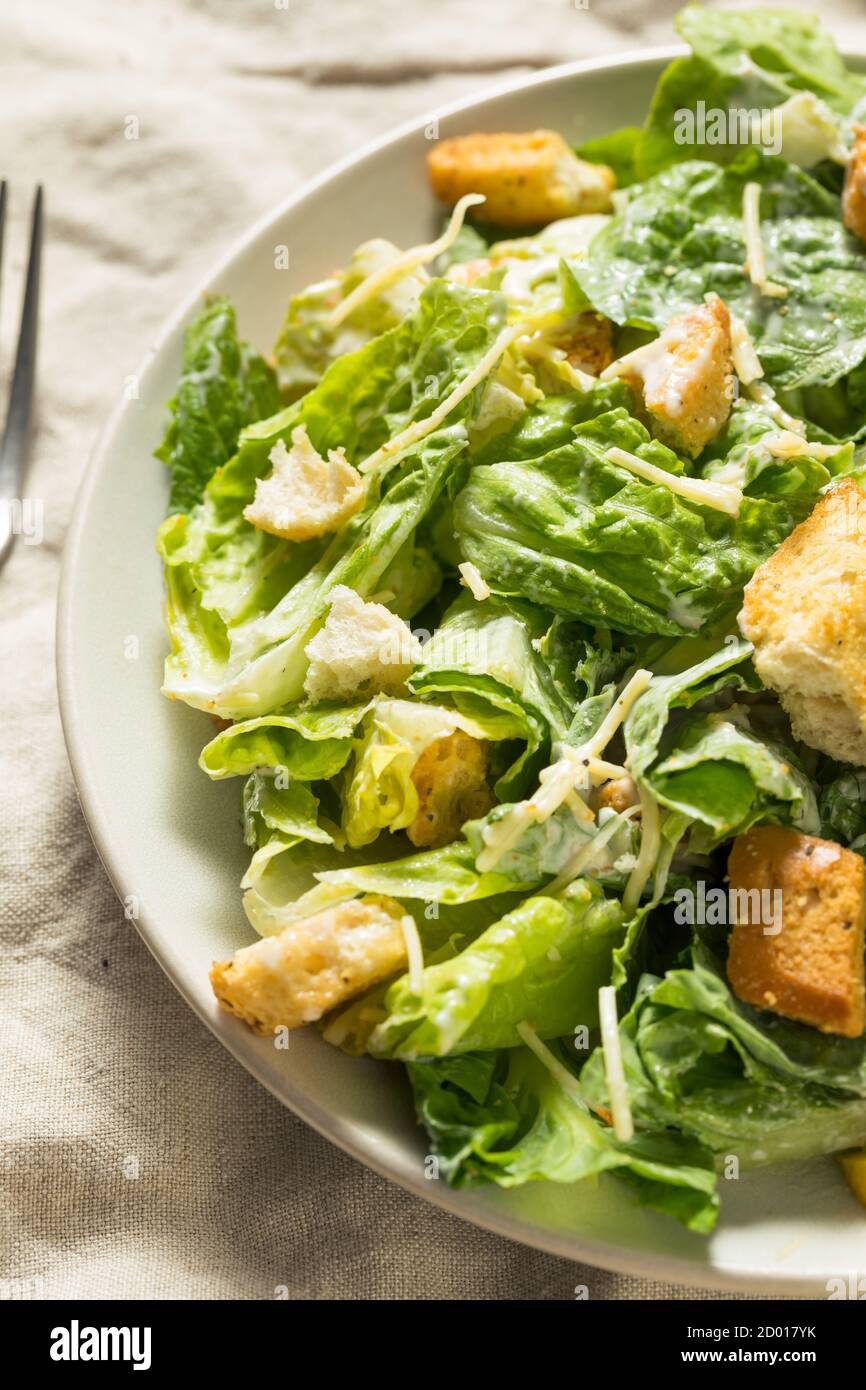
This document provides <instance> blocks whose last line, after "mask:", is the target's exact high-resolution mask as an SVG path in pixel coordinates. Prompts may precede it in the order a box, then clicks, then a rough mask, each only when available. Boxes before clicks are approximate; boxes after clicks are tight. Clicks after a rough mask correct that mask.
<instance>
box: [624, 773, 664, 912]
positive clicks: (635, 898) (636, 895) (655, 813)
mask: <svg viewBox="0 0 866 1390" xmlns="http://www.w3.org/2000/svg"><path fill="white" fill-rule="evenodd" d="M638 792H639V793H640V810H641V822H640V852H639V854H638V857H637V863H636V864H635V866H634V868H633V869H632V871H631V873H630V875H629V880H628V883H627V884H626V885H625V892H624V893H623V895H622V908H623V912H624V913H625V915H626V918H627V919H628V918H630V917H633V916H634V914H635V913H636V912H637V908H638V903H639V902H640V897H641V893H642V892H643V890H644V888H645V887H646V885H647V883H648V881H649V877H650V875H651V873H652V871H653V869H654V867H655V863H656V860H657V859H658V857H659V850H660V849H661V822H660V820H659V808H658V802H657V801H656V799H655V797H654V796H652V795H651V794H650V793H649V792H648V791H647V789H646V787H645V786H644V785H643V783H642V782H639V783H638Z"/></svg>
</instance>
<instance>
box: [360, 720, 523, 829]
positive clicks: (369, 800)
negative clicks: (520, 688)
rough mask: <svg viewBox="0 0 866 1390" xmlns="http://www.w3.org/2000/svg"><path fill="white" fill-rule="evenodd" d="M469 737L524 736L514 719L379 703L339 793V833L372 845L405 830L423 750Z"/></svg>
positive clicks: (415, 802)
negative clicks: (459, 736) (382, 834)
mask: <svg viewBox="0 0 866 1390" xmlns="http://www.w3.org/2000/svg"><path fill="white" fill-rule="evenodd" d="M458 729H460V730H462V731H463V732H464V733H466V734H469V736H470V737H471V738H476V739H479V740H484V739H491V740H497V739H506V738H507V739H514V738H517V739H519V738H521V736H522V735H523V725H522V723H521V722H520V721H519V720H517V719H515V718H514V716H513V715H510V714H502V713H499V712H497V711H493V712H491V713H489V714H488V713H486V712H479V717H478V718H475V719H470V718H469V717H468V716H467V715H463V714H460V712H459V711H458V710H453V709H445V708H443V706H441V705H433V704H428V703H426V702H422V701H420V700H378V701H377V702H376V703H375V704H374V705H373V708H372V710H371V711H370V713H369V714H368V715H367V716H366V719H365V722H364V728H363V730H362V732H361V737H360V739H359V740H358V741H357V746H356V750H355V758H354V762H353V764H352V768H351V772H350V775H349V776H348V777H347V780H346V786H345V790H344V792H343V829H344V831H345V832H346V838H347V840H348V842H349V844H350V845H354V846H359V845H367V844H371V843H372V841H373V840H375V839H376V836H377V835H378V834H379V832H380V831H382V830H390V831H392V832H393V831H397V830H405V829H406V828H407V826H409V825H411V824H412V822H413V820H414V819H415V817H416V816H417V814H418V809H419V804H420V803H419V799H418V792H417V790H416V788H415V784H414V782H413V781H412V773H413V771H414V769H415V765H416V763H417V761H418V759H419V758H420V756H421V754H422V753H423V752H424V749H425V748H427V747H428V746H429V745H430V744H431V743H435V742H436V740H437V739H440V738H448V737H450V735H451V734H453V733H454V732H455V731H456V730H458Z"/></svg>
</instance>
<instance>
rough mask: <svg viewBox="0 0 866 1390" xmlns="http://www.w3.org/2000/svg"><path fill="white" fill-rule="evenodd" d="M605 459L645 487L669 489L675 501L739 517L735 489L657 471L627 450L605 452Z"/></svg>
mask: <svg viewBox="0 0 866 1390" xmlns="http://www.w3.org/2000/svg"><path fill="white" fill-rule="evenodd" d="M604 457H605V459H606V461H607V462H608V463H615V464H618V466H619V467H620V468H627V469H628V471H629V472H630V473H636V474H637V476H638V477H639V478H644V479H645V480H646V481H647V482H648V483H657V484H661V485H662V486H663V487H667V488H670V490H671V492H673V493H676V495H677V497H684V498H685V499H686V501H688V502H697V503H698V504H699V505H700V506H702V507H712V508H713V509H714V510H715V511H717V512H727V514H728V515H729V516H738V515H739V512H740V507H741V506H742V502H743V494H742V492H741V491H740V489H739V488H737V487H729V486H726V485H725V484H724V483H713V482H708V481H707V480H706V479H704V478H686V477H683V476H682V475H681V474H677V473H667V472H666V471H665V469H664V468H657V467H656V465H655V464H654V463H647V462H646V460H645V459H642V458H638V456H637V454H630V453H629V452H628V451H627V450H626V449H618V448H613V449H608V450H607V452H606V454H605V455H604Z"/></svg>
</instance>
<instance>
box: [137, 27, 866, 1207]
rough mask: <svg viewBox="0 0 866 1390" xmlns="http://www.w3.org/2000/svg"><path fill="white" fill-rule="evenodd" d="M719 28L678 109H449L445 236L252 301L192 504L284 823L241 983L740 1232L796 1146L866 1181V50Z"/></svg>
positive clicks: (187, 560) (229, 742)
mask: <svg viewBox="0 0 866 1390" xmlns="http://www.w3.org/2000/svg"><path fill="white" fill-rule="evenodd" d="M677 27H678V30H679V32H680V34H681V35H682V37H683V38H684V39H685V40H686V42H687V43H688V45H689V48H690V54H689V56H684V57H680V58H677V59H675V60H674V61H673V62H672V63H671V64H670V66H669V67H668V68H667V69H666V70H665V71H664V73H663V75H662V76H661V78H660V81H659V83H658V87H657V89H656V92H655V95H654V97H653V100H652V104H651V107H650V110H649V113H648V115H647V118H646V122H645V124H644V125H643V126H641V127H634V128H632V127H629V128H626V129H622V130H618V131H615V132H613V133H611V134H609V135H607V136H603V137H601V138H599V139H595V140H592V141H590V142H587V143H584V144H582V145H579V146H577V147H573V146H572V145H571V144H569V143H568V141H567V140H566V138H565V136H564V135H563V134H561V133H558V132H555V131H549V130H535V131H529V132H520V131H518V132H514V131H509V132H484V133H478V134H466V135H458V136H454V137H450V138H442V139H438V140H435V141H432V142H431V143H430V145H429V147H428V152H427V164H428V168H429V176H430V183H431V189H432V193H433V195H435V198H436V199H438V200H439V202H440V203H441V204H442V208H443V211H442V221H443V223H444V226H443V229H442V231H441V233H440V235H438V236H436V237H434V238H433V239H432V240H431V241H429V242H428V243H426V244H424V245H420V246H415V247H412V248H410V249H408V250H401V249H399V248H398V247H396V246H395V245H393V244H392V243H390V242H389V241H386V240H383V239H376V240H373V241H367V242H365V243H364V244H363V245H361V246H359V247H358V248H357V249H356V250H355V251H354V253H353V254H352V255H351V256H349V257H348V259H347V262H346V264H345V266H343V267H341V268H340V269H337V270H334V271H333V273H331V274H329V275H328V276H327V277H326V278H325V279H323V280H321V281H319V282H318V283H316V284H313V285H310V286H307V287H306V288H303V289H301V290H300V291H299V292H298V293H297V294H295V296H294V297H293V298H292V300H291V303H290V304H289V306H288V311H287V314H286V318H285V322H284V325H283V328H282V330H281V332H280V335H279V339H278V341H277V343H276V345H275V348H274V350H273V353H272V355H271V356H270V357H269V358H267V359H266V358H265V357H263V356H262V355H260V353H259V352H258V351H257V350H256V349H254V348H253V347H252V346H251V345H249V344H248V343H246V342H244V341H243V340H242V339H241V338H240V337H239V335H238V330H237V325H236V321H235V314H234V311H233V308H232V306H231V304H230V303H229V302H227V301H226V300H225V299H224V298H212V299H209V300H208V301H207V302H206V303H205V304H204V306H203V308H202V310H201V312H200V314H199V316H198V317H197V318H196V319H195V321H194V322H193V323H192V324H191V326H190V327H189V329H188V332H187V335H186V342H185V348H184V353H183V362H182V368H181V375H180V380H179V383H178V387H177V391H176V394H175V397H174V399H173V400H172V402H171V403H170V410H171V418H170V423H169V426H168V429H167V432H166V435H165V439H164V441H163V443H162V444H161V446H160V448H159V450H158V456H159V458H160V459H162V460H163V461H164V462H165V463H166V464H167V465H168V467H169V469H170V492H169V506H168V514H167V517H166V519H165V521H164V522H163V524H162V526H161V528H160V531H159V539H158V545H159V552H160V555H161V557H162V560H163V563H164V569H165V582H166V619H167V626H168V632H169V637H170V643H171V650H170V654H169V656H168V658H167V660H166V666H165V680H164V687H163V688H164V692H165V694H166V695H167V696H169V697H170V698H171V699H177V700H182V701H184V702H186V703H187V704H189V705H192V706H194V707H195V708H196V709H199V710H202V711H204V712H206V713H207V714H208V715H209V716H210V717H211V718H212V720H213V721H214V723H215V725H216V727H215V728H214V727H213V725H212V726H211V727H210V737H209V739H208V741H207V743H206V746H205V747H204V748H203V751H202V752H201V757H200V766H201V768H202V770H203V772H204V773H206V774H207V776H209V777H210V778H213V779H215V780H222V779H227V778H230V779H236V780H237V782H238V785H239V803H240V806H239V812H240V822H241V826H242V831H243V836H244V839H245V842H246V844H247V846H248V848H249V852H250V858H249V867H248V868H247V870H246V873H245V875H244V877H243V880H242V883H241V885H240V887H241V893H242V901H243V907H244V910H245V912H246V916H247V918H248V920H249V923H250V925H251V927H252V928H253V929H254V930H255V931H256V932H257V933H258V936H259V939H258V940H257V941H255V942H254V944H251V945H247V946H244V947H242V948H241V949H240V950H238V951H237V952H235V954H234V955H233V956H232V957H231V958H230V959H227V960H222V961H218V962H215V963H214V966H213V969H212V972H211V982H212V985H213V990H214V994H215V996H216V998H217V1000H218V1001H219V1003H220V1004H221V1005H222V1006H223V1007H224V1008H225V1009H227V1010H229V1011H230V1012H231V1013H233V1014H234V1015H236V1016H237V1018H238V1019H239V1020H242V1022H243V1024H244V1025H247V1026H249V1027H251V1028H253V1029H255V1030H256V1031H257V1032H259V1033H261V1034H264V1035H266V1036H268V1037H271V1038H274V1039H279V1038H281V1037H283V1036H284V1035H285V1034H286V1033H287V1032H288V1031H289V1030H292V1029H295V1028H300V1027H303V1026H308V1025H313V1026H315V1027H316V1028H318V1029H319V1030H320V1031H321V1034H322V1037H323V1038H324V1039H325V1041H326V1042H327V1043H328V1044H330V1045H332V1046H334V1047H338V1048H341V1049H343V1050H344V1051H345V1052H347V1053H349V1054H351V1055H352V1056H353V1057H358V1058H360V1057H366V1058H368V1059H369V1058H372V1059H376V1061H377V1062H378V1064H380V1065H383V1066H395V1065H402V1066H403V1067H405V1069H406V1072H407V1074H408V1078H409V1082H410V1084H411V1088H412V1092H413V1095H414V1103H415V1107H416V1110H417V1114H418V1117H419V1119H420V1121H421V1122H422V1124H423V1125H424V1126H425V1128H426V1132H427V1135H428V1136H429V1139H428V1141H427V1147H428V1149H429V1153H430V1155H431V1157H432V1158H433V1159H434V1160H435V1163H436V1165H437V1171H438V1172H440V1173H441V1175H442V1176H443V1177H444V1178H445V1179H447V1181H448V1182H449V1183H451V1184H454V1185H455V1186H463V1185H469V1184H479V1183H491V1182H492V1183H496V1184H499V1185H501V1186H503V1187H513V1186H517V1185H519V1184H521V1183H524V1182H528V1181H532V1180H541V1179H547V1180H552V1181H556V1182H561V1183H576V1182H579V1181H580V1180H582V1179H584V1178H587V1177H590V1176H594V1175H597V1174H600V1173H603V1172H605V1171H610V1172H611V1173H614V1174H615V1175H616V1176H617V1177H618V1178H620V1179H621V1180H624V1181H625V1182H627V1183H628V1184H629V1185H630V1186H631V1188H632V1190H633V1192H634V1193H635V1194H636V1196H637V1198H638V1200H640V1201H641V1202H643V1203H645V1204H646V1205H648V1206H650V1207H652V1208H655V1209H657V1210H659V1211H662V1212H665V1213H668V1214H669V1215H671V1216H673V1217H675V1218H677V1219H678V1220H679V1221H681V1222H682V1223H684V1224H685V1225H686V1226H687V1227H688V1228H689V1229H691V1230H693V1231H696V1232H700V1233H705V1232H708V1231H709V1230H711V1229H712V1227H713V1224H714V1222H715V1220H716V1217H717V1211H718V1207H719V1194H720V1191H721V1190H722V1189H723V1187H724V1180H725V1178H729V1177H731V1176H735V1175H737V1174H738V1173H739V1171H740V1169H742V1170H746V1169H747V1168H749V1167H751V1166H756V1165H764V1164H770V1163H779V1162H782V1161H786V1160H792V1159H798V1158H805V1157H810V1156H813V1155H819V1154H830V1153H836V1154H839V1155H840V1160H841V1162H842V1164H843V1167H844V1170H845V1173H846V1176H847V1177H848V1179H849V1182H850V1185H851V1187H852V1189H853V1191H854V1193H855V1194H856V1195H859V1197H860V1199H861V1200H863V1201H864V1202H866V1151H864V1148H863V1146H864V1143H866V1036H864V1034H866V978H864V922H866V863H864V858H866V661H864V657H866V490H864V489H866V472H864V469H866V454H864V441H866V77H864V76H863V75H861V74H860V73H858V72H854V71H851V70H849V68H848V67H846V65H845V63H844V62H843V61H842V59H841V58H840V56H839V55H838V53H837V50H836V48H835V46H834V44H833V42H832V40H831V39H830V37H829V36H828V35H827V34H826V33H825V32H824V30H823V29H822V27H821V25H820V23H819V21H818V20H817V19H815V18H811V17H809V16H807V15H804V14H803V13H801V12H799V11H797V12H794V11H785V10H753V11H750V12H745V13H742V12H738V13H720V12H718V11H715V10H713V11H709V10H705V9H704V8H702V7H701V6H698V5H692V6H689V7H688V8H687V9H685V10H684V11H683V12H682V13H681V14H680V16H679V18H678V21H677ZM861 117H862V119H863V121H864V124H863V125H861V124H860V119H861ZM421 157H423V155H422V154H420V153H419V158H421ZM432 201H433V200H432V199H431V202H432ZM202 872H207V868H206V866H205V865H203V866H202ZM299 884H300V885H301V888H300V889H299V886H298V885H299ZM358 1065H367V1066H370V1065H372V1063H371V1062H370V1061H366V1062H364V1063H361V1062H359V1063H358ZM853 1210H854V1209H853V1208H852V1212H853Z"/></svg>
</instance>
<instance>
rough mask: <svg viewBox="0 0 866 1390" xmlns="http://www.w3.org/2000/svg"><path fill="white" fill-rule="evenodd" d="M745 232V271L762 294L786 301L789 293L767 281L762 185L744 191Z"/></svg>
mask: <svg viewBox="0 0 866 1390" xmlns="http://www.w3.org/2000/svg"><path fill="white" fill-rule="evenodd" d="M743 231H744V233H745V239H746V265H745V271H746V274H747V275H748V277H749V279H750V280H751V282H752V284H753V285H754V286H755V289H756V290H759V291H760V293H761V294H763V295H766V296H767V298H768V299H784V297H785V295H786V294H787V293H788V291H787V290H786V289H785V286H784V285H777V284H775V283H774V282H773V281H772V280H768V279H767V265H766V262H765V260H764V243H763V242H762V240H761V185H760V184H759V183H747V184H746V186H745V188H744V189H743Z"/></svg>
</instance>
